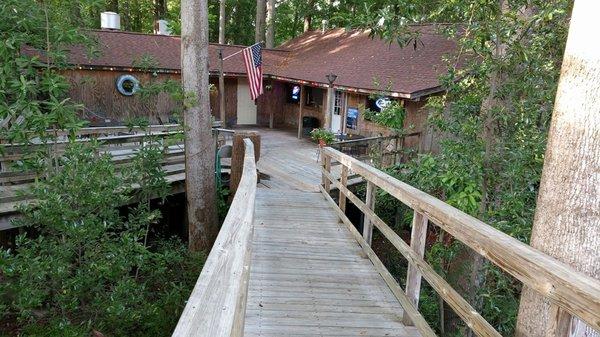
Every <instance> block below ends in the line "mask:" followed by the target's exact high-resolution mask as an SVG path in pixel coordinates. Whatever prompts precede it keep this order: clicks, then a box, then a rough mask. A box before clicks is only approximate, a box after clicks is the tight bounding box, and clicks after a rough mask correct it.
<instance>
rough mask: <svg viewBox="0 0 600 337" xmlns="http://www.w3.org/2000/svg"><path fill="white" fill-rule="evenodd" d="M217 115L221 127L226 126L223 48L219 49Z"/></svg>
mask: <svg viewBox="0 0 600 337" xmlns="http://www.w3.org/2000/svg"><path fill="white" fill-rule="evenodd" d="M219 116H220V118H221V125H222V126H221V127H223V128H226V127H227V121H226V118H225V76H224V75H223V48H220V49H219Z"/></svg>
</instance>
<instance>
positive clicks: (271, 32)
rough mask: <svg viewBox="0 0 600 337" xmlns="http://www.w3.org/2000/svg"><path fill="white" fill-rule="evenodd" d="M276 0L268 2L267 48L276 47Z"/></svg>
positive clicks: (268, 0)
mask: <svg viewBox="0 0 600 337" xmlns="http://www.w3.org/2000/svg"><path fill="white" fill-rule="evenodd" d="M275 17H276V14H275V0H267V36H266V45H267V48H273V47H274V46H275Z"/></svg>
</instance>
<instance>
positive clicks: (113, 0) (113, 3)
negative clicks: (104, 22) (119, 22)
mask: <svg viewBox="0 0 600 337" xmlns="http://www.w3.org/2000/svg"><path fill="white" fill-rule="evenodd" d="M106 9H107V10H109V11H111V12H115V13H118V12H119V0H108V1H106Z"/></svg>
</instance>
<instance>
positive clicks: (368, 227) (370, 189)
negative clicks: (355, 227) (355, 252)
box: [363, 181, 377, 245]
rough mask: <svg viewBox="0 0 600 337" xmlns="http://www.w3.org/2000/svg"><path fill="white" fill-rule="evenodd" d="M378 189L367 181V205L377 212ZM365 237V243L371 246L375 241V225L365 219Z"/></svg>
mask: <svg viewBox="0 0 600 337" xmlns="http://www.w3.org/2000/svg"><path fill="white" fill-rule="evenodd" d="M376 189H377V187H376V186H375V185H374V184H373V183H372V182H370V181H367V195H366V202H365V204H366V205H367V207H369V209H370V210H372V211H375V190H376ZM363 237H364V238H365V241H366V242H367V243H368V244H369V245H370V244H371V242H372V241H373V223H371V219H370V218H368V217H365V218H364V220H363Z"/></svg>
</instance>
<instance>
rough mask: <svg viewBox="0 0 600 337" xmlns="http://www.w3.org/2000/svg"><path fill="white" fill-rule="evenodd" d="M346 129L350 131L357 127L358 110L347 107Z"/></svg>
mask: <svg viewBox="0 0 600 337" xmlns="http://www.w3.org/2000/svg"><path fill="white" fill-rule="evenodd" d="M346 127H347V128H349V129H352V130H356V128H357V127H358V108H351V107H348V111H346Z"/></svg>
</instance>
